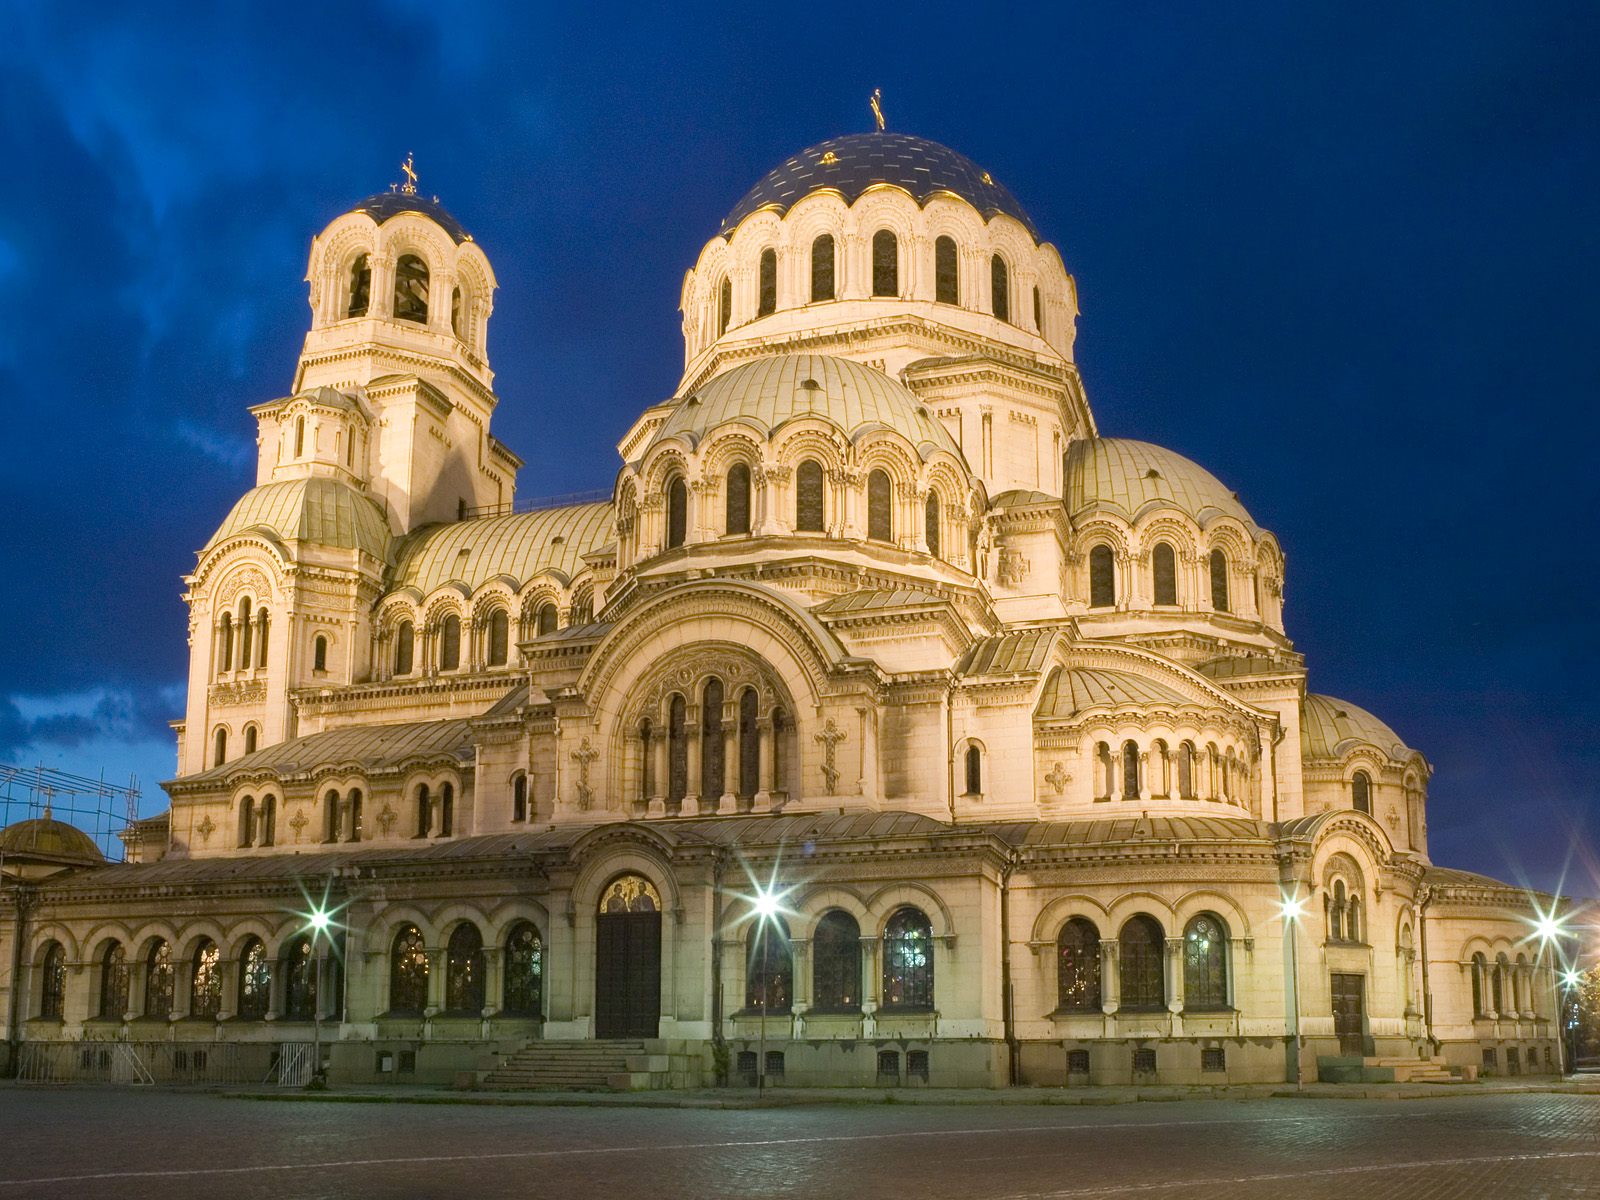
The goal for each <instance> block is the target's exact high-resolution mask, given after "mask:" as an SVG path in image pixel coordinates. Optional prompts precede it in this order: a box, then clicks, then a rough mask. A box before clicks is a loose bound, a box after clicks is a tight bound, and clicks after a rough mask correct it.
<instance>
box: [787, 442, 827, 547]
mask: <svg viewBox="0 0 1600 1200" xmlns="http://www.w3.org/2000/svg"><path fill="white" fill-rule="evenodd" d="M794 498H795V512H794V527H795V528H796V529H798V530H800V531H801V532H802V533H821V532H822V530H823V524H822V464H821V463H819V462H817V461H816V459H813V458H808V459H806V460H805V461H804V462H802V463H801V464H800V465H799V467H797V468H796V469H795V473H794Z"/></svg>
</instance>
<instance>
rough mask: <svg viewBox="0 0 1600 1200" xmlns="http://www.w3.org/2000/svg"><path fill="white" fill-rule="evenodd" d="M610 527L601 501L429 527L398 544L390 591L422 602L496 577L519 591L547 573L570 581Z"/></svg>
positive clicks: (602, 542)
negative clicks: (449, 587)
mask: <svg viewBox="0 0 1600 1200" xmlns="http://www.w3.org/2000/svg"><path fill="white" fill-rule="evenodd" d="M611 527H612V516H611V505H610V503H609V502H606V501H602V502H600V503H598V504H574V505H569V506H568V507H566V508H546V509H542V510H540V511H539V512H531V513H512V514H511V515H509V516H504V517H479V518H477V519H475V520H471V521H456V522H453V523H452V524H448V525H429V526H427V527H425V528H423V529H419V530H417V531H416V532H415V533H413V534H410V535H409V536H407V537H406V538H405V539H404V540H403V541H402V542H401V543H400V547H399V550H398V552H397V554H396V556H395V568H394V576H393V578H392V580H391V581H390V587H391V589H395V588H403V587H414V588H416V589H417V590H418V591H419V592H421V593H422V594H423V595H424V596H426V595H427V594H428V593H429V592H431V591H433V590H434V588H437V587H440V586H442V585H444V584H446V583H449V582H451V581H452V580H456V581H459V582H461V583H464V584H466V585H467V586H468V587H470V588H472V589H474V590H476V589H477V588H478V586H479V585H481V584H484V583H487V582H488V581H489V580H491V579H493V578H494V577H495V576H497V575H507V576H510V577H511V578H512V579H514V580H516V582H517V586H518V587H521V586H522V585H523V584H525V583H527V582H528V580H530V579H534V578H536V577H538V576H540V575H544V574H547V573H550V572H559V573H560V574H561V575H563V576H564V577H565V578H566V579H568V580H570V579H571V578H572V577H573V576H574V575H576V574H577V573H578V571H579V570H580V569H581V568H582V567H583V556H584V555H585V554H588V553H590V552H592V551H594V550H598V549H599V548H600V547H602V546H603V545H605V543H606V542H607V541H608V540H609V539H610V537H611Z"/></svg>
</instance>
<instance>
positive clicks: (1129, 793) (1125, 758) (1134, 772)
mask: <svg viewBox="0 0 1600 1200" xmlns="http://www.w3.org/2000/svg"><path fill="white" fill-rule="evenodd" d="M1122 794H1123V796H1124V797H1126V798H1127V799H1130V800H1136V799H1138V797H1139V747H1138V745H1137V744H1135V743H1134V742H1123V743H1122Z"/></svg>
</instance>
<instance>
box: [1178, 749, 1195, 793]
mask: <svg viewBox="0 0 1600 1200" xmlns="http://www.w3.org/2000/svg"><path fill="white" fill-rule="evenodd" d="M1178 795H1179V797H1181V798H1182V799H1184V800H1193V799H1194V798H1195V795H1194V744H1193V743H1192V742H1184V743H1183V745H1181V746H1179V747H1178Z"/></svg>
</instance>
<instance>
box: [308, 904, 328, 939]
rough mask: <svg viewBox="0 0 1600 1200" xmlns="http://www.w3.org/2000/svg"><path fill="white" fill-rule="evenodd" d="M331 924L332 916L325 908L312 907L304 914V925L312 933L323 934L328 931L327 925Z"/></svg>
mask: <svg viewBox="0 0 1600 1200" xmlns="http://www.w3.org/2000/svg"><path fill="white" fill-rule="evenodd" d="M332 924H333V917H332V916H331V915H330V914H329V912H328V910H327V909H325V908H313V909H312V910H311V911H310V912H309V913H307V914H306V926H307V927H308V928H309V929H310V930H311V932H312V933H316V934H323V933H327V932H328V926H330V925H332Z"/></svg>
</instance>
